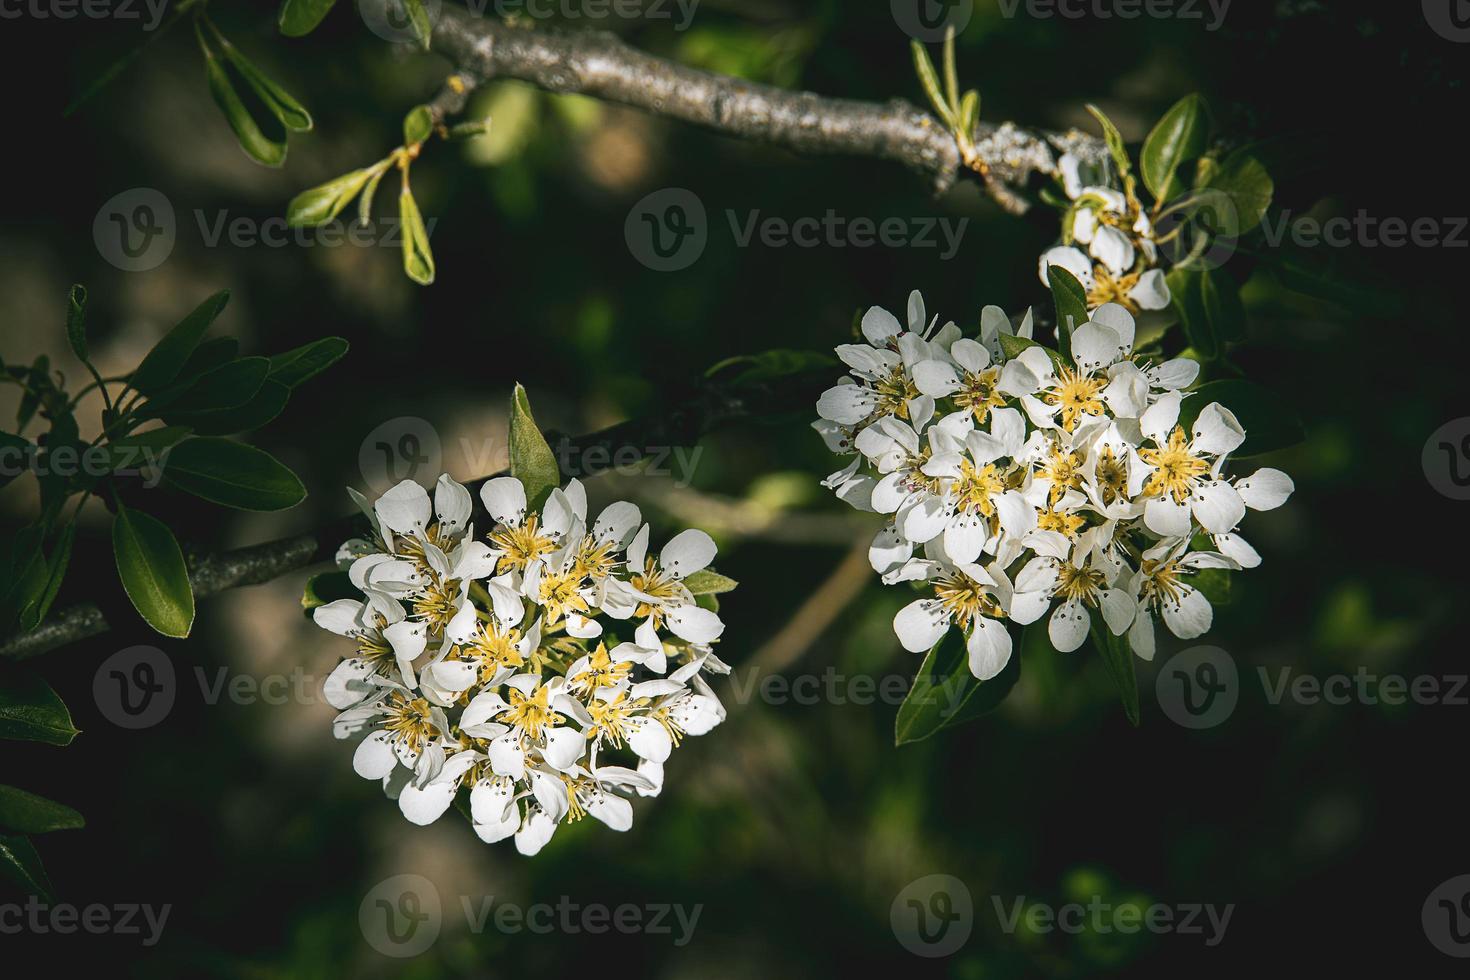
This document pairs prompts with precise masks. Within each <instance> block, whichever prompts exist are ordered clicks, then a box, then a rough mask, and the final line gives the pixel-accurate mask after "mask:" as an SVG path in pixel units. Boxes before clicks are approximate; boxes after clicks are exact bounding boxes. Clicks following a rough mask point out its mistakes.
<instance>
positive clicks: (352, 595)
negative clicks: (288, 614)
mask: <svg viewBox="0 0 1470 980" xmlns="http://www.w3.org/2000/svg"><path fill="white" fill-rule="evenodd" d="M338 599H358V600H361V599H362V592H361V591H360V590H359V589H358V588H357V586H355V585H353V584H352V576H351V574H350V573H348V572H322V573H321V574H320V575H313V576H312V577H311V578H309V579H307V582H306V590H305V591H304V592H302V594H301V608H302V610H303V611H304V612H305V613H306V614H307V615H308V616H309V615H311V611H312V610H313V609H316V608H317V607H318V606H325V605H326V604H327V603H329V602H335V601H336V600H338Z"/></svg>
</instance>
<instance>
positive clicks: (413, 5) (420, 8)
mask: <svg viewBox="0 0 1470 980" xmlns="http://www.w3.org/2000/svg"><path fill="white" fill-rule="evenodd" d="M400 2H401V3H402V4H403V9H404V11H406V12H407V13H408V20H409V23H411V24H413V33H414V36H415V37H417V38H418V39H419V44H421V45H422V46H423V49H424V50H425V51H427V50H429V42H430V40H431V39H432V38H433V34H434V24H433V22H432V21H430V20H429V12H428V11H427V10H425V9H424V0H400Z"/></svg>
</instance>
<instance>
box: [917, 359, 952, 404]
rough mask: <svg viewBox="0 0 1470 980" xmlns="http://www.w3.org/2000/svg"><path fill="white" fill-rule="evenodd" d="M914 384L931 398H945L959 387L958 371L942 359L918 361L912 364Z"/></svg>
mask: <svg viewBox="0 0 1470 980" xmlns="http://www.w3.org/2000/svg"><path fill="white" fill-rule="evenodd" d="M914 385H915V386H916V387H917V388H918V389H919V391H921V392H922V393H924V394H926V395H928V396H930V397H931V398H945V397H947V396H949V395H952V394H954V393H955V392H956V391H958V390H959V387H960V376H959V372H957V371H956V370H955V369H954V365H952V364H946V363H944V362H943V361H920V362H919V363H918V364H915V365H914Z"/></svg>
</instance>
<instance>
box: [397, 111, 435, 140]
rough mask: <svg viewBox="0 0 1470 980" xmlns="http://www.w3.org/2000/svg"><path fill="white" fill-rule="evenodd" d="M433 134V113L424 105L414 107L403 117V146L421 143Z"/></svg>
mask: <svg viewBox="0 0 1470 980" xmlns="http://www.w3.org/2000/svg"><path fill="white" fill-rule="evenodd" d="M433 134H434V113H433V112H432V111H431V110H430V109H429V107H428V106H426V105H419V106H414V107H413V109H412V110H410V111H409V113H408V115H406V116H404V117H403V145H404V146H413V145H414V144H415V143H422V142H424V140H426V139H428V138H429V137H430V136H432V135H433Z"/></svg>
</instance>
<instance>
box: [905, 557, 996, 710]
mask: <svg viewBox="0 0 1470 980" xmlns="http://www.w3.org/2000/svg"><path fill="white" fill-rule="evenodd" d="M927 571H928V572H929V575H926V578H928V579H929V583H930V585H931V586H932V588H933V590H934V597H933V598H931V599H915V600H914V601H913V602H911V603H909V604H908V605H907V606H904V607H903V608H902V609H900V610H899V612H898V615H897V616H895V617H894V618H893V631H894V633H896V634H897V635H898V641H899V643H901V644H902V645H903V648H904V649H905V650H908V651H909V652H910V653H923V652H926V651H928V650H929V649H930V648H931V647H933V646H934V644H936V643H938V642H939V641H940V640H941V639H942V638H943V637H944V634H945V633H947V632H949V630H950V628H951V626H957V627H959V629H960V630H961V631H962V632H963V633H964V634H965V649H966V650H967V651H968V653H969V664H970V673H972V674H974V675H975V676H976V677H977V678H979V679H980V680H982V681H985V680H989V679H990V678H992V677H994V676H995V675H996V674H999V673H1000V672H1001V671H1002V670H1003V669H1004V668H1005V665H1006V664H1007V663H1008V662H1009V661H1010V659H1011V634H1010V633H1009V632H1007V630H1006V627H1005V624H1004V623H1002V622H1000V620H1001V618H1002V617H1004V616H1005V610H1004V609H1003V608H1002V606H1001V600H1002V598H1003V597H1005V596H1007V595H1008V594H1009V592H1010V583H1009V581H1008V580H1007V579H1006V578H1005V575H1004V573H1003V572H1001V571H1000V570H999V569H998V568H996V567H995V566H991V568H990V569H985V568H981V567H980V566H979V565H973V564H970V565H957V566H948V565H943V564H939V563H932V567H931V568H930V569H928V570H927ZM931 576H932V577H931Z"/></svg>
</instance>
